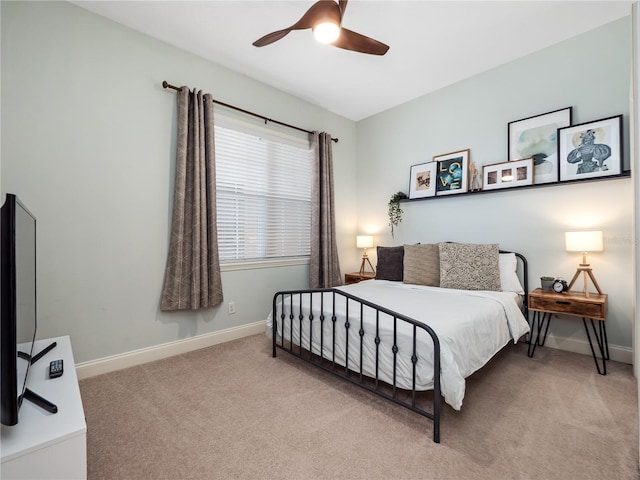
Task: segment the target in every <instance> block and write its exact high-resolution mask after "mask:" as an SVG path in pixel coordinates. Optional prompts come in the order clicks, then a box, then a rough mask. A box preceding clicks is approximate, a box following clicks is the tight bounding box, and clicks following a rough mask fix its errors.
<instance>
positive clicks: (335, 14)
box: [253, 0, 346, 47]
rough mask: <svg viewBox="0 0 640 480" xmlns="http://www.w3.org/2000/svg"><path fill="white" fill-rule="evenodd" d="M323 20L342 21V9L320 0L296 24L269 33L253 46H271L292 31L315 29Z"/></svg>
mask: <svg viewBox="0 0 640 480" xmlns="http://www.w3.org/2000/svg"><path fill="white" fill-rule="evenodd" d="M345 3H346V2H345ZM323 18H334V19H337V21H338V22H339V21H340V18H342V17H341V15H340V7H339V6H338V4H337V3H336V2H335V1H334V0H319V1H318V2H316V3H314V4H313V5H311V7H309V10H307V11H306V12H305V13H304V15H302V17H301V18H300V20H298V21H297V22H296V23H294V24H293V25H291V26H290V27H288V28H285V29H283V30H277V31H275V32H271V33H268V34H267V35H265V36H264V37H261V38H259V39H258V40H256V41H255V42H253V45H254V46H256V47H264V46H265V45H269V44H271V43H273V42H276V41H278V40H280V39H281V38H283V37H284V36H286V35H287V34H288V33H289V32H291V31H292V30H304V29H306V28H313V26H314V25H315V24H316V22H317V21H318V20H321V19H323Z"/></svg>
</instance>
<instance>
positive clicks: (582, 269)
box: [567, 264, 602, 297]
mask: <svg viewBox="0 0 640 480" xmlns="http://www.w3.org/2000/svg"><path fill="white" fill-rule="evenodd" d="M582 265H583V264H580V266H579V267H578V269H577V270H576V273H575V275H574V276H573V278H572V279H571V283H569V288H568V289H567V290H571V287H573V284H574V283H576V280H577V279H578V277H579V276H580V274H582V276H583V277H584V296H585V297H589V279H591V281H592V282H593V286H594V287H596V290H597V291H598V293H599V294H600V295H602V290H600V285H598V281H597V280H596V277H594V276H593V271H592V270H591V268H590V267H588V266H582Z"/></svg>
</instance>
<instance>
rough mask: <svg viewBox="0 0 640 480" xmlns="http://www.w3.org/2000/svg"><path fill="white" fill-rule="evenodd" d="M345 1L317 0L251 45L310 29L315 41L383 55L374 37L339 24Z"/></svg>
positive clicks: (258, 44) (265, 42) (264, 43)
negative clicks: (285, 25)
mask: <svg viewBox="0 0 640 480" xmlns="http://www.w3.org/2000/svg"><path fill="white" fill-rule="evenodd" d="M347 1H348V0H339V2H338V3H336V2H335V1H334V0H320V1H319V2H316V3H314V4H313V5H312V6H311V8H309V10H307V11H306V12H305V14H304V15H303V16H302V18H300V20H298V21H297V22H296V23H294V24H293V25H291V26H290V27H288V28H285V29H283V30H277V31H275V32H272V33H269V34H267V35H265V36H264V37H262V38H259V39H258V40H256V41H255V42H253V45H254V46H256V47H264V46H265V45H269V44H271V43H273V42H276V41H278V40H280V39H281V38H283V37H284V36H286V35H287V34H288V33H289V32H291V31H292V30H305V29H307V28H311V29H312V30H313V34H314V36H315V37H316V40H318V41H319V42H322V43H329V44H331V45H333V46H335V47H339V48H344V49H345V50H352V51H354V52H360V53H368V54H370V55H384V54H385V53H387V50H389V46H388V45H385V44H384V43H382V42H379V41H378V40H374V39H373V38H369V37H365V36H364V35H360V34H359V33H356V32H353V31H351V30H348V29H346V28H344V27H343V26H342V19H343V17H344V11H345V10H346V8H347Z"/></svg>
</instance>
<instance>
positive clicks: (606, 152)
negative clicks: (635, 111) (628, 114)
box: [558, 115, 622, 182]
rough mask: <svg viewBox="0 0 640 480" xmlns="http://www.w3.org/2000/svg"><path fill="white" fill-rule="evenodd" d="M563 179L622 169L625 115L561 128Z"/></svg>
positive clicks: (560, 159) (598, 174)
mask: <svg viewBox="0 0 640 480" xmlns="http://www.w3.org/2000/svg"><path fill="white" fill-rule="evenodd" d="M558 159H559V175H560V181H561V182H567V181H572V180H586V179H589V178H598V177H607V176H611V175H620V173H622V115H616V116H615V117H608V118H602V119H600V120H594V121H592V122H587V123H581V124H580V125H573V126H571V127H566V128H561V129H559V130H558Z"/></svg>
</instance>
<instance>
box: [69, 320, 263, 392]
mask: <svg viewBox="0 0 640 480" xmlns="http://www.w3.org/2000/svg"><path fill="white" fill-rule="evenodd" d="M265 329H266V320H261V321H259V322H255V323H249V324H247V325H242V326H240V327H233V328H227V329H225V330H219V331H217V332H212V333H206V334H204V335H198V336H196V337H191V338H186V339H184V340H176V341H174V342H169V343H163V344H161V345H154V346H153V347H147V348H141V349H138V350H133V351H131V352H126V353H120V354H118V355H112V356H109V357H104V358H99V359H97V360H90V361H88V362H82V363H77V364H76V374H77V375H78V380H82V379H83V378H89V377H94V376H96V375H100V374H103V373H108V372H113V371H115V370H121V369H123V368H128V367H133V366H135V365H140V364H143V363H147V362H153V361H155V360H160V359H163V358H167V357H172V356H173V355H180V354H181V353H187V352H191V351H193V350H198V349H200V348H205V347H210V346H212V345H218V344H219V343H225V342H230V341H231V340H237V339H238V338H243V337H249V336H251V335H257V334H259V333H265Z"/></svg>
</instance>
